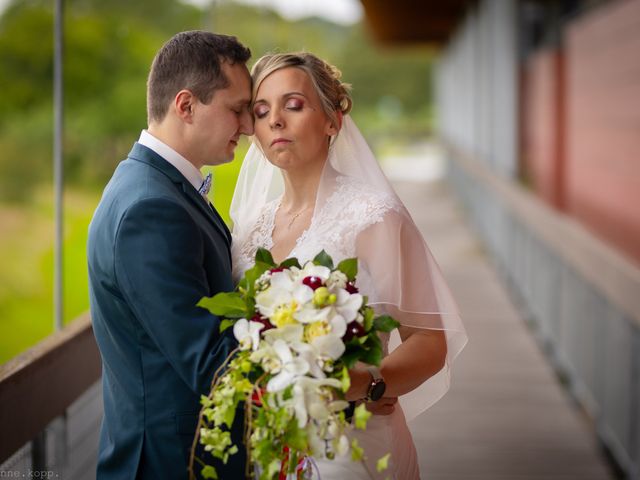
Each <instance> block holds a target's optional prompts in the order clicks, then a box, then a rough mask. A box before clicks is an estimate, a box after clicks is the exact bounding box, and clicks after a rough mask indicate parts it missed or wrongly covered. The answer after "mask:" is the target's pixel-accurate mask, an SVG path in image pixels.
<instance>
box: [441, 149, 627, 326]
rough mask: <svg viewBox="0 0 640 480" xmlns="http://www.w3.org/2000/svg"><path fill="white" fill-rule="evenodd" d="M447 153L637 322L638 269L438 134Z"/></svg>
mask: <svg viewBox="0 0 640 480" xmlns="http://www.w3.org/2000/svg"><path fill="white" fill-rule="evenodd" d="M441 142H442V144H443V145H444V147H445V149H446V150H448V151H449V153H450V155H449V158H450V159H451V160H453V161H454V162H455V163H456V165H458V166H460V167H461V168H462V169H463V170H464V171H465V172H467V174H469V175H471V176H472V177H474V178H475V179H476V180H477V181H478V182H479V183H480V184H482V185H484V186H486V187H487V188H488V189H490V190H491V191H492V192H493V193H495V194H496V195H497V196H498V197H499V198H500V199H501V200H502V204H503V205H504V207H505V208H507V209H509V210H512V211H513V213H514V215H515V217H516V218H517V219H518V220H519V221H521V222H522V223H524V224H526V225H527V226H528V227H529V228H530V229H531V231H532V232H534V233H535V234H536V235H537V236H538V237H539V238H540V239H541V240H542V241H544V243H545V244H547V245H548V246H549V247H550V248H551V249H552V250H553V251H555V252H556V253H557V254H558V255H559V256H560V257H561V258H563V259H565V260H566V261H567V262H568V264H569V265H571V266H572V267H573V268H575V269H576V271H578V272H580V274H581V275H582V276H583V277H584V279H585V280H586V281H587V282H588V283H590V284H591V285H593V286H594V287H595V288H596V290H598V291H599V292H601V293H602V294H603V295H604V297H605V298H607V299H608V300H609V302H611V304H612V305H615V306H616V307H617V308H619V309H620V311H621V312H623V313H625V314H626V315H628V316H629V319H630V320H632V321H633V322H634V323H635V325H637V326H640V295H638V292H640V268H638V266H636V264H634V263H633V262H632V261H631V260H629V259H627V258H626V257H625V256H624V255H623V254H621V253H619V252H618V251H617V250H615V249H614V248H613V247H611V246H609V245H608V244H607V243H605V242H604V241H602V240H600V239H599V238H597V237H596V236H595V235H594V234H592V233H591V232H589V231H588V230H587V229H586V228H585V227H583V226H582V225H581V224H579V223H578V222H577V221H576V220H574V219H572V218H571V217H569V216H567V215H565V214H563V213H561V212H558V211H556V210H554V209H552V208H551V207H549V206H547V205H546V204H545V203H543V202H542V201H541V200H540V199H538V198H537V197H536V196H535V195H533V194H532V193H530V192H528V191H527V190H525V189H524V188H522V187H519V186H518V185H516V184H515V183H514V182H511V181H508V180H505V179H504V178H502V177H500V176H499V175H496V174H495V173H493V172H491V170H490V169H489V168H487V167H486V166H485V165H484V163H483V162H481V161H480V160H479V159H478V158H475V157H474V156H473V155H469V154H468V153H466V152H464V151H462V150H461V149H460V148H458V147H456V146H454V145H453V144H452V143H450V142H447V141H446V140H445V139H441Z"/></svg>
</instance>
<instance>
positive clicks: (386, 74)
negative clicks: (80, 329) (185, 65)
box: [0, 0, 431, 201]
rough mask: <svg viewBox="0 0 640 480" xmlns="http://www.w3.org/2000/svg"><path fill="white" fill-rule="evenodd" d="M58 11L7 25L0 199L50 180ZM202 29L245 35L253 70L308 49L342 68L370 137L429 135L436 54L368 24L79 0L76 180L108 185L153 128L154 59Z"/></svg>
mask: <svg viewBox="0 0 640 480" xmlns="http://www.w3.org/2000/svg"><path fill="white" fill-rule="evenodd" d="M52 9H53V2H51V1H50V0H20V1H14V2H13V3H12V4H10V5H9V7H8V8H7V10H6V11H5V12H4V14H3V15H2V17H0V85H1V86H2V95H1V96H0V111H1V112H2V115H1V116H0V199H4V200H14V201H16V200H22V199H26V198H29V192H30V190H31V188H33V187H34V186H35V185H37V182H38V181H39V180H47V181H50V179H51V167H50V163H51V146H50V144H51V142H52V136H51V134H52V125H51V122H52V118H53V116H52V112H51V105H52V63H53V60H52V55H53V39H52V36H53V33H52V26H53V11H52ZM198 28H208V29H212V30H214V31H217V32H220V33H226V34H231V35H235V36H237V37H238V38H239V39H240V40H241V41H242V42H243V43H245V44H246V45H247V46H249V47H250V48H251V50H252V52H253V57H254V58H253V61H255V60H257V58H259V57H260V56H261V55H262V54H264V53H266V52H271V51H290V50H307V51H311V52H313V53H315V54H317V55H319V56H320V57H322V58H325V59H326V60H328V61H329V62H331V63H333V64H335V65H336V66H338V67H339V68H340V69H341V70H342V71H343V78H344V80H345V81H347V82H349V83H351V84H352V85H353V96H354V100H355V108H354V113H353V114H354V117H356V118H357V120H358V122H359V123H360V124H361V126H362V127H363V130H365V133H366V132H367V131H368V132H369V133H370V134H372V135H369V136H370V138H373V137H375V138H376V140H377V141H379V140H380V139H381V138H389V137H391V138H394V141H401V140H402V139H403V138H406V137H410V136H411V135H424V134H426V133H428V130H429V121H430V118H429V108H430V103H431V92H430V73H431V65H430V61H429V55H428V52H427V53H425V50H424V49H420V50H409V51H397V50H393V51H384V50H381V49H380V48H378V47H376V46H375V45H373V44H372V43H371V42H370V40H369V38H368V36H367V34H366V32H365V31H364V29H363V28H362V26H360V25H355V26H353V27H344V26H340V25H337V24H334V23H331V22H329V21H326V20H323V19H320V18H309V19H304V20H300V21H296V22H290V21H287V20H284V19H283V18H281V17H280V16H279V15H278V14H277V13H275V12H274V11H272V10H270V9H268V8H264V7H262V8H256V7H250V6H247V5H242V4H238V3H235V2H232V1H223V0H217V1H215V2H212V7H210V8H207V9H199V8H197V7H194V6H193V5H186V4H183V3H181V2H180V1H178V0H137V1H135V2H132V1H130V0H110V1H109V2H104V1H102V0H69V1H67V2H66V8H65V63H64V75H65V108H66V109H65V167H66V178H67V181H68V182H71V183H76V184H79V183H81V184H82V185H84V186H86V187H88V188H94V189H99V188H100V187H101V186H102V185H104V182H105V180H106V179H107V178H108V177H109V176H110V174H111V173H112V171H113V169H114V167H115V165H116V164H117V162H119V161H120V160H121V159H122V158H123V156H124V155H126V153H127V151H128V149H129V148H130V146H131V144H132V142H133V141H134V140H135V138H136V137H137V135H138V133H139V131H140V129H141V128H144V126H145V125H146V111H145V110H146V109H145V84H146V75H147V72H148V68H149V65H150V63H151V60H152V59H153V56H154V54H155V52H156V51H157V50H158V48H159V47H160V46H161V45H162V44H163V43H164V41H166V40H167V39H168V38H169V37H170V36H171V35H173V34H174V33H175V32H178V31H181V30H190V29H198ZM381 99H382V100H381ZM92 186H93V187H92Z"/></svg>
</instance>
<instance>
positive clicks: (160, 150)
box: [138, 130, 203, 191]
mask: <svg viewBox="0 0 640 480" xmlns="http://www.w3.org/2000/svg"><path fill="white" fill-rule="evenodd" d="M138 143H140V144H141V145H144V146H145V147H147V148H150V149H151V150H153V151H154V152H156V153H157V154H158V155H160V156H161V157H162V158H164V159H165V160H166V161H167V162H169V163H170V164H171V165H173V166H174V167H176V168H177V169H178V171H179V172H180V173H181V174H182V175H183V176H184V178H186V179H187V180H188V181H189V183H190V184H191V185H193V188H195V189H196V191H197V190H199V189H200V186H201V185H202V181H203V177H202V173H200V170H198V169H197V168H196V167H195V166H194V165H193V163H191V162H190V161H189V160H187V159H186V158H184V157H183V156H182V155H180V154H179V153H178V152H176V151H175V150H174V149H173V148H171V147H170V146H169V145H167V144H166V143H164V142H162V141H160V140H158V139H157V138H156V137H154V136H153V135H151V134H150V133H149V132H148V131H147V130H142V133H140V138H139V139H138Z"/></svg>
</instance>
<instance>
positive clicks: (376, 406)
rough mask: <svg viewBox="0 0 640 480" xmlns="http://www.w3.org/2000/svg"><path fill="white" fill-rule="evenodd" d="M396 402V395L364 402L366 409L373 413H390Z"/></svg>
mask: <svg viewBox="0 0 640 480" xmlns="http://www.w3.org/2000/svg"><path fill="white" fill-rule="evenodd" d="M396 403H398V397H382V398H381V399H380V400H377V401H375V402H367V403H365V405H366V407H367V410H369V411H370V412H371V413H373V414H374V415H391V414H392V413H393V411H394V410H395V409H396Z"/></svg>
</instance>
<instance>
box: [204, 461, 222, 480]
mask: <svg viewBox="0 0 640 480" xmlns="http://www.w3.org/2000/svg"><path fill="white" fill-rule="evenodd" d="M200 473H201V474H202V478H213V479H214V480H217V479H218V472H217V471H216V469H215V468H213V467H212V466H211V465H207V466H206V467H204V468H203V469H202V470H201V471H200Z"/></svg>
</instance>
